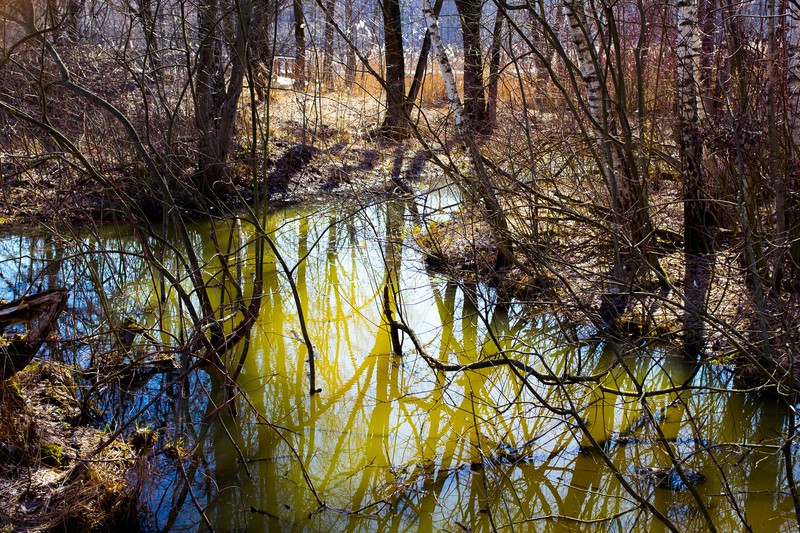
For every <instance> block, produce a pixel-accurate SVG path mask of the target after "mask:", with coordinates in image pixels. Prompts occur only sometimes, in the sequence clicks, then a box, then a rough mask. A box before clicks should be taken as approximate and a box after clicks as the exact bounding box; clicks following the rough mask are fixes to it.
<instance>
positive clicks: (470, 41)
mask: <svg viewBox="0 0 800 533" xmlns="http://www.w3.org/2000/svg"><path fill="white" fill-rule="evenodd" d="M455 3H456V8H457V9H458V18H459V20H460V21H461V36H462V38H463V43H464V118H465V119H466V121H467V127H469V128H470V129H472V130H473V131H485V130H486V127H487V121H486V97H485V95H484V90H483V49H482V45H481V8H482V6H483V2H482V1H481V0H455Z"/></svg>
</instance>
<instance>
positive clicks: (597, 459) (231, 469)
mask: <svg viewBox="0 0 800 533" xmlns="http://www.w3.org/2000/svg"><path fill="white" fill-rule="evenodd" d="M408 217H409V213H408V212H407V211H406V206H405V205H404V204H403V203H400V202H397V203H387V204H382V205H378V206H374V207H372V208H369V209H367V210H366V211H364V212H362V213H361V214H360V215H355V216H352V217H349V218H346V217H343V213H342V212H339V211H334V212H332V213H327V212H321V213H317V214H315V215H313V216H307V214H306V213H304V212H302V211H292V210H287V211H282V212H280V213H277V214H276V215H275V217H274V218H273V219H271V221H270V223H271V225H272V226H271V229H273V230H275V234H274V238H275V240H276V242H277V245H278V247H279V249H280V250H281V253H282V254H283V255H284V258H285V259H286V260H287V262H288V264H289V265H290V266H291V267H292V268H293V270H292V276H293V280H294V282H295V283H296V286H297V290H298V295H299V299H300V301H301V303H302V305H303V309H304V314H305V320H306V323H307V326H308V331H309V335H310V340H311V342H312V344H313V346H314V351H315V354H316V356H315V364H316V376H317V378H316V379H317V386H318V387H320V388H321V389H322V392H321V394H318V395H314V396H310V395H309V394H308V390H309V387H308V372H309V364H308V363H309V362H308V356H309V352H308V350H307V348H306V345H305V343H304V342H303V339H302V336H301V334H300V331H301V329H300V323H299V320H298V313H297V309H296V307H295V303H294V300H293V298H292V297H291V293H290V290H289V285H288V283H287V280H286V276H285V273H284V272H282V271H281V270H280V269H279V268H276V266H275V261H274V259H270V260H269V261H268V262H267V264H266V265H263V266H262V268H263V282H264V287H263V290H264V296H263V301H262V307H261V312H260V315H259V318H258V321H257V323H256V325H255V327H254V328H253V330H252V334H251V336H250V339H249V346H248V352H247V354H246V358H245V360H244V367H243V372H242V374H241V376H240V377H239V383H240V385H241V387H242V389H243V391H244V394H245V395H246V401H245V400H244V399H241V401H240V402H239V408H238V409H237V411H238V413H239V416H238V417H233V416H232V415H230V414H228V413H220V415H219V417H218V418H216V419H214V418H210V419H209V420H211V421H210V424H211V426H210V429H209V432H210V433H209V435H210V437H209V439H210V440H209V442H210V443H211V444H210V445H209V446H208V450H209V453H210V456H211V460H210V462H211V464H212V466H211V468H210V470H211V471H213V479H212V480H210V481H209V483H210V485H213V490H212V489H211V488H209V494H214V496H213V499H212V501H211V502H210V505H209V506H208V508H207V515H208V516H209V518H210V519H211V520H212V522H213V524H214V525H215V527H216V528H218V529H219V530H221V531H238V530H253V531H261V530H268V529H270V530H287V531H293V530H307V531H489V530H493V529H503V530H513V531H594V530H602V531H606V530H609V531H667V530H668V528H667V527H666V526H665V525H664V524H662V523H661V522H659V521H658V520H656V519H655V518H654V517H653V515H652V513H650V512H648V511H647V510H646V509H645V508H644V505H643V504H642V502H641V501H637V500H636V499H635V498H634V496H633V495H632V494H631V492H630V489H632V490H634V491H635V492H636V494H638V495H640V496H641V498H643V500H644V501H646V502H649V503H650V504H652V506H653V507H654V508H655V509H657V510H658V512H660V513H662V514H663V515H664V516H665V517H666V518H667V519H668V520H670V521H671V522H672V524H673V525H678V526H680V527H681V529H683V530H685V531H701V530H704V529H705V522H704V520H703V517H702V513H701V512H700V503H698V498H699V499H700V502H702V505H705V506H706V508H707V510H708V512H709V513H710V515H711V516H712V518H713V520H714V521H715V523H716V524H717V527H718V529H719V530H720V531H739V530H742V529H743V527H744V526H743V524H744V522H745V521H746V522H748V523H749V524H751V525H752V530H753V531H776V530H780V528H788V527H789V526H790V525H791V524H793V522H792V515H791V512H792V506H791V502H790V498H789V496H788V494H786V493H785V492H781V491H780V490H776V488H777V487H780V486H781V485H782V483H784V479H785V471H784V466H783V465H782V462H781V457H780V456H779V455H778V453H777V451H776V450H775V449H774V448H770V447H769V445H770V444H772V443H774V442H775V441H774V439H775V438H776V437H777V436H778V434H779V432H780V431H781V429H782V426H783V425H784V424H785V413H784V412H783V411H782V410H781V409H780V408H779V407H778V406H776V405H765V403H764V402H763V401H762V400H760V399H758V398H755V397H753V396H748V395H745V394H741V393H710V392H707V391H706V392H691V391H682V392H680V393H678V392H676V391H675V390H674V388H676V387H679V386H681V385H687V384H688V385H708V386H713V387H715V388H717V389H720V390H724V389H727V388H730V387H731V383H730V382H729V381H726V379H727V378H725V377H724V373H721V372H719V369H716V370H715V369H713V368H709V367H698V366H696V365H693V364H690V363H688V362H686V361H683V360H680V359H678V358H676V357H673V356H671V355H669V354H668V353H666V352H665V351H664V350H663V349H656V348H652V347H650V348H648V347H642V349H641V353H637V352H631V351H630V350H628V351H625V350H623V349H616V348H610V347H602V346H599V347H597V346H595V347H594V348H593V349H586V348H585V347H580V346H575V345H573V344H571V343H569V342H568V341H567V340H566V337H565V336H564V335H562V334H561V332H560V331H559V328H558V325H557V323H555V321H553V320H550V319H549V318H548V317H547V316H539V317H531V316H528V315H526V314H524V313H523V312H521V311H522V310H521V309H519V308H517V307H515V306H507V305H506V306H503V305H499V306H498V305H494V303H495V302H493V297H494V296H493V294H492V293H491V291H488V290H487V289H486V288H484V287H480V286H469V285H460V286H459V285H457V284H455V283H453V282H448V281H446V280H443V279H441V278H438V277H437V276H435V275H431V274H429V273H428V272H427V271H426V270H425V268H424V265H423V264H422V262H421V260H420V257H419V256H418V255H417V254H416V253H415V252H414V251H413V249H412V248H410V247H408V246H406V245H404V244H403V242H404V240H405V241H406V242H407V240H408V239H407V230H406V226H407V224H408V223H407V220H406V218H408ZM340 218H345V220H344V221H340V220H339V219H340ZM243 233H244V237H243V238H242V237H239V236H237V234H236V232H232V231H229V230H228V229H225V228H222V229H221V230H220V231H219V232H218V235H217V242H216V243H215V244H213V245H210V244H209V243H208V242H207V241H204V242H203V244H202V246H201V250H202V256H203V258H204V259H205V260H206V261H207V264H208V269H207V272H204V273H203V275H204V277H205V279H206V280H207V281H208V282H209V283H212V284H216V286H217V289H218V290H217V293H216V296H215V299H214V302H213V303H214V305H216V306H219V307H220V308H224V307H225V305H224V304H225V302H229V303H230V302H233V301H234V300H235V299H236V298H237V297H239V296H238V295H237V293H236V290H235V287H234V286H235V285H236V284H235V283H234V282H233V280H232V279H226V278H225V276H223V275H220V274H219V273H218V272H215V269H214V264H215V261H216V262H217V263H218V264H220V265H223V264H225V261H230V260H231V258H232V257H233V250H235V249H236V248H237V246H238V245H239V242H240V241H241V240H242V239H243V242H250V243H251V244H250V245H249V246H247V250H246V253H247V256H246V264H245V265H244V267H245V268H244V269H243V272H242V273H241V274H240V275H241V276H243V277H244V278H245V279H247V278H248V276H250V277H252V275H253V272H252V270H253V269H254V268H255V261H254V257H253V253H254V252H253V246H252V241H253V240H254V239H255V237H254V236H253V232H252V229H247V228H244V229H243ZM221 251H222V253H221ZM301 259H302V260H301ZM245 287H246V288H247V289H248V290H252V286H248V285H245ZM245 296H246V295H245ZM388 316H391V317H394V318H395V319H400V318H402V319H403V320H404V321H405V322H406V323H407V324H408V325H409V327H411V328H413V329H414V330H415V332H416V333H417V335H418V337H419V338H420V340H421V341H422V343H423V344H424V346H425V349H426V350H427V352H428V353H430V354H432V355H434V356H435V357H437V358H438V359H439V360H441V361H443V362H446V363H448V364H460V365H468V364H470V363H474V362H477V361H483V360H486V359H489V358H492V357H496V356H497V354H498V353H501V352H502V353H503V354H505V355H506V356H508V357H512V358H515V359H518V360H520V361H523V362H524V363H525V364H527V365H530V366H532V367H534V368H535V369H536V370H537V371H539V372H543V373H547V372H553V373H554V374H555V375H562V374H564V373H570V372H577V371H580V372H581V373H582V374H584V375H594V374H602V373H604V372H605V373H604V374H603V377H602V378H601V379H600V380H599V381H598V382H589V383H577V384H563V385H560V386H556V385H551V384H542V383H539V382H538V381H536V380H535V379H534V378H533V377H532V376H527V377H526V378H525V379H526V381H527V383H523V381H522V380H521V379H520V376H519V375H518V374H517V373H515V372H512V371H511V370H510V369H509V368H507V367H495V368H484V369H482V370H470V371H462V372H447V373H444V372H437V371H434V370H432V369H431V368H430V367H429V366H428V365H426V364H425V362H424V361H423V360H422V358H420V357H419V356H418V355H417V354H416V353H415V351H414V349H413V346H412V343H411V342H410V340H409V339H408V338H407V337H404V335H403V334H402V333H401V334H400V335H399V336H398V337H397V338H393V334H394V335H397V332H396V331H394V332H393V330H392V328H391V327H390V326H389V323H388V318H387V317H388ZM398 344H399V346H398ZM397 351H401V352H402V355H398V354H397V353H395V352H397ZM240 355H241V354H232V355H231V357H230V362H231V364H233V363H234V362H235V361H237V360H238V357H239V356H240ZM652 391H665V392H663V393H652V394H651V392H652ZM564 409H566V410H568V411H569V412H562V410H564ZM255 413H257V414H258V416H256V415H255ZM570 413H571V414H570ZM259 417H263V418H259ZM265 420H266V421H268V422H269V424H266V423H264V421H265ZM579 422H580V423H579ZM581 425H582V426H583V427H584V428H585V430H586V431H582V430H581ZM229 435H233V440H234V441H235V442H236V443H237V445H238V446H239V449H240V452H241V454H242V455H243V457H244V459H245V461H246V463H247V466H248V470H249V473H250V477H248V475H246V473H244V467H243V465H242V461H241V457H240V455H239V453H238V452H236V450H234V449H233V447H232V445H231V442H230V441H231V438H230V437H229ZM594 445H597V446H599V449H593V448H594ZM604 456H605V457H604ZM676 458H677V459H676ZM675 460H678V461H679V462H680V465H681V467H682V468H684V469H685V470H687V471H693V472H698V473H702V474H703V475H704V476H705V478H706V479H705V481H702V482H700V483H699V484H698V485H697V486H696V491H697V495H698V496H697V498H696V497H695V496H694V495H692V494H690V492H689V491H686V490H680V491H676V490H667V489H664V488H658V487H657V486H656V485H655V483H654V482H653V481H652V479H648V478H646V477H645V476H644V475H643V474H642V472H643V469H646V468H670V467H672V466H673V464H674V461H675ZM626 486H627V487H628V488H626ZM319 501H321V502H323V503H324V505H320V504H319Z"/></svg>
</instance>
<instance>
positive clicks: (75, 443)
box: [0, 360, 137, 532]
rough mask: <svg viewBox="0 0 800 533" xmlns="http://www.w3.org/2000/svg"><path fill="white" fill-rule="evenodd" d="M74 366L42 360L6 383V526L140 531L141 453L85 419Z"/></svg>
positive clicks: (2, 514)
mask: <svg viewBox="0 0 800 533" xmlns="http://www.w3.org/2000/svg"><path fill="white" fill-rule="evenodd" d="M77 394H78V392H77V385H76V382H75V378H74V376H73V373H72V371H71V370H70V369H69V368H68V367H66V366H64V365H60V364H57V363H53V362H46V361H42V360H35V361H34V363H32V364H31V365H29V366H28V367H27V368H25V369H24V370H23V371H21V372H18V373H17V374H16V375H15V376H14V377H12V378H9V379H7V380H6V381H5V382H4V383H2V384H1V385H0V395H1V397H0V494H2V495H3V498H2V499H0V530H2V531H8V532H12V531H13V532H16V531H19V532H21V531H65V530H68V531H110V530H115V529H117V530H122V529H124V530H125V531H135V530H136V522H137V503H136V500H137V498H136V487H135V486H134V479H135V476H133V475H132V474H133V470H134V469H135V468H136V465H137V457H136V453H135V451H134V450H133V448H132V447H131V446H129V445H128V444H126V443H125V442H124V441H122V440H119V439H118V440H115V441H114V442H112V443H111V444H110V445H108V446H106V447H105V448H103V449H102V450H101V451H100V452H96V449H97V448H98V446H99V445H100V444H101V443H102V442H104V438H106V437H107V435H106V434H105V433H104V432H102V431H100V430H98V429H94V428H91V427H86V426H83V425H80V424H78V423H77V421H78V420H79V419H80V418H81V416H80V415H81V412H80V406H79V402H78V399H77Z"/></svg>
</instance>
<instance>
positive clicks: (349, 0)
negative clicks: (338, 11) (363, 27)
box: [344, 0, 356, 89]
mask: <svg viewBox="0 0 800 533" xmlns="http://www.w3.org/2000/svg"><path fill="white" fill-rule="evenodd" d="M353 1H354V0H345V4H344V18H345V24H346V25H347V38H348V40H349V41H350V42H352V43H353V44H355V40H354V39H355V35H356V20H355V17H353ZM346 58H347V64H346V65H345V74H344V85H345V87H347V89H352V88H353V83H355V81H356V51H355V50H354V49H353V47H352V46H348V47H347V55H346Z"/></svg>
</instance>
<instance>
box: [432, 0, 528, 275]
mask: <svg viewBox="0 0 800 533" xmlns="http://www.w3.org/2000/svg"><path fill="white" fill-rule="evenodd" d="M422 13H423V14H424V15H425V22H426V24H427V26H428V35H430V39H431V45H432V48H433V53H434V57H435V58H436V61H437V63H438V64H439V69H440V70H441V73H442V80H443V81H444V86H445V90H446V92H447V100H448V102H449V104H450V110H451V111H452V113H453V120H454V122H455V126H456V134H457V135H458V137H459V139H460V140H461V142H463V143H464V144H465V145H466V147H467V151H468V153H469V156H470V159H471V162H472V166H473V170H474V172H475V178H474V179H466V180H463V181H462V180H457V185H459V186H460V189H461V191H462V193H463V194H465V196H466V197H467V200H468V201H470V202H471V203H472V204H473V205H481V206H482V207H483V210H484V215H485V216H486V219H487V220H488V221H489V223H490V226H491V229H492V231H493V232H494V237H495V239H494V241H495V243H496V245H497V260H496V264H495V266H496V267H497V268H499V269H502V268H505V267H507V266H509V265H511V264H512V263H513V262H514V256H513V249H512V239H511V236H510V234H509V231H508V221H507V220H506V217H505V214H504V212H503V207H502V205H501V203H500V201H499V199H498V197H497V194H496V192H495V190H494V187H493V186H492V183H491V180H490V178H489V172H488V170H487V169H486V167H485V165H484V164H483V158H482V155H481V153H480V149H479V148H478V145H477V143H476V142H475V138H474V137H473V135H472V132H471V131H470V127H469V126H468V125H467V124H466V123H465V121H464V106H463V105H462V103H461V97H460V96H459V94H458V87H457V86H456V77H455V74H454V73H453V68H452V66H451V65H450V59H449V58H448V57H447V51H446V50H445V48H444V45H443V44H442V38H441V34H440V33H439V23H438V21H437V16H436V15H435V12H434V9H433V7H432V6H431V3H430V0H423V7H422Z"/></svg>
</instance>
